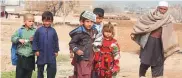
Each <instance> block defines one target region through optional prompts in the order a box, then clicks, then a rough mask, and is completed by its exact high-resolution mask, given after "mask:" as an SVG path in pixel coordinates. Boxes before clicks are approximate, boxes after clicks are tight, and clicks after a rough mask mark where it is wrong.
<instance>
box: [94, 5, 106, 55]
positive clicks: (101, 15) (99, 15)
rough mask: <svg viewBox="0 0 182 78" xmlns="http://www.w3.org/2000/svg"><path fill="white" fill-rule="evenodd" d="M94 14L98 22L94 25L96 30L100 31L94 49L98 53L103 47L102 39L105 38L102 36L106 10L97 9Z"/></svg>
mask: <svg viewBox="0 0 182 78" xmlns="http://www.w3.org/2000/svg"><path fill="white" fill-rule="evenodd" d="M93 13H94V14H95V15H96V22H95V24H94V28H96V29H97V31H98V34H97V36H96V39H95V41H94V43H93V45H94V46H93V49H94V52H98V51H99V48H98V47H99V46H101V45H102V38H103V35H102V29H103V24H102V20H103V18H104V10H103V9H102V8H95V9H94V10H93Z"/></svg>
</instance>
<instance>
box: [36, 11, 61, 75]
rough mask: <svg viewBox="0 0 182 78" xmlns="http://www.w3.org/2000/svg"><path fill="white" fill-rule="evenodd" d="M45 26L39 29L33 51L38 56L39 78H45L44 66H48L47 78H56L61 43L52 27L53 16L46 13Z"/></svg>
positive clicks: (43, 17) (44, 17)
mask: <svg viewBox="0 0 182 78" xmlns="http://www.w3.org/2000/svg"><path fill="white" fill-rule="evenodd" d="M42 21H43V26H41V27H40V28H38V29H37V31H36V32H35V35H34V40H33V51H34V52H35V55H36V56H37V62H36V63H37V67H38V78H44V66H45V65H46V64H47V78H55V76H56V71H57V67H56V56H58V51H59V43H58V36H57V32H56V30H55V29H54V28H52V27H51V24H52V22H53V14H52V13H51V12H49V11H45V12H44V13H43V14H42Z"/></svg>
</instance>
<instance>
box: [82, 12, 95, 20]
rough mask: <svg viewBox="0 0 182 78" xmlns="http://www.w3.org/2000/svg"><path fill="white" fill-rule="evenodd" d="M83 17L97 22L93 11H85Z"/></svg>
mask: <svg viewBox="0 0 182 78" xmlns="http://www.w3.org/2000/svg"><path fill="white" fill-rule="evenodd" d="M82 17H84V18H87V19H89V20H91V21H93V22H96V15H95V14H94V13H93V12H90V11H85V12H84V13H83V15H82Z"/></svg>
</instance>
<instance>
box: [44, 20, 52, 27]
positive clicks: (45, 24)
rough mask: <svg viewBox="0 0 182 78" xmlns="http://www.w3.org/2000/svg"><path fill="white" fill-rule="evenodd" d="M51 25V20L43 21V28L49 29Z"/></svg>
mask: <svg viewBox="0 0 182 78" xmlns="http://www.w3.org/2000/svg"><path fill="white" fill-rule="evenodd" d="M51 24H52V20H43V25H44V26H45V27H49V26H51Z"/></svg>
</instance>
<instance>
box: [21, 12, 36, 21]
mask: <svg viewBox="0 0 182 78" xmlns="http://www.w3.org/2000/svg"><path fill="white" fill-rule="evenodd" d="M30 19H31V20H34V15H33V14H30V13H26V14H24V15H23V20H24V21H26V20H30Z"/></svg>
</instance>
